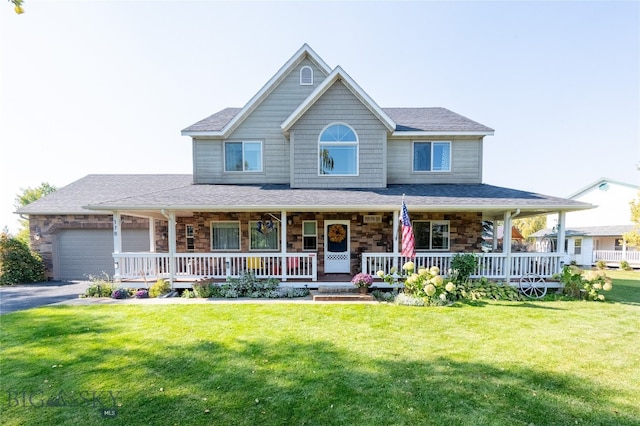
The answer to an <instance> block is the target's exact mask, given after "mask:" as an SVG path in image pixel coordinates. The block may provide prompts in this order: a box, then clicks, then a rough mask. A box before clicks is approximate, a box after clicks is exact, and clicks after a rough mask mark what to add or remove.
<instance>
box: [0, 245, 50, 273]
mask: <svg viewBox="0 0 640 426" xmlns="http://www.w3.org/2000/svg"><path fill="white" fill-rule="evenodd" d="M44 280H45V275H44V264H43V262H42V259H41V258H40V256H39V255H38V254H37V253H34V252H32V251H31V250H30V249H29V246H28V245H27V244H25V243H24V242H23V241H20V240H19V239H17V238H13V237H10V236H9V235H8V234H6V233H2V234H0V285H11V284H23V283H34V282H39V281H44Z"/></svg>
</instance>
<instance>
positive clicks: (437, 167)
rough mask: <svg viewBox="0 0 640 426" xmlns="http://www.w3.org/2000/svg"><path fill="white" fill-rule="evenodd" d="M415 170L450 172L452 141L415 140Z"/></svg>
mask: <svg viewBox="0 0 640 426" xmlns="http://www.w3.org/2000/svg"><path fill="white" fill-rule="evenodd" d="M413 171H414V172H450V171H451V142H414V143H413Z"/></svg>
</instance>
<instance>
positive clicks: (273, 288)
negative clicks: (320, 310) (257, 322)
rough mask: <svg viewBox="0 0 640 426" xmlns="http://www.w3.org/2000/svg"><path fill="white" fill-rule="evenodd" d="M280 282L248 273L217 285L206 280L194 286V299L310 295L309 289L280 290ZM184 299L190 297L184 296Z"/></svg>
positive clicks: (229, 278)
mask: <svg viewBox="0 0 640 426" xmlns="http://www.w3.org/2000/svg"><path fill="white" fill-rule="evenodd" d="M279 285H280V281H279V280H278V279H276V278H268V279H266V280H263V279H259V278H257V277H256V276H255V274H253V273H252V272H247V273H245V274H243V275H241V276H240V277H238V278H232V277H228V278H227V281H226V282H224V283H222V284H217V283H215V282H214V281H213V280H212V279H211V278H204V279H201V280H198V281H196V282H195V283H194V284H193V294H194V297H201V298H205V299H206V298H210V297H224V298H227V299H235V298H238V297H253V298H270V299H275V298H279V297H288V298H292V297H303V296H308V295H309V290H308V289H299V288H278V286H279ZM183 297H190V296H184V293H183Z"/></svg>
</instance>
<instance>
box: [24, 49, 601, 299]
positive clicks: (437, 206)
mask: <svg viewBox="0 0 640 426" xmlns="http://www.w3.org/2000/svg"><path fill="white" fill-rule="evenodd" d="M416 83H418V82H416ZM182 134H183V135H185V136H188V137H190V138H191V143H192V150H193V154H192V155H193V175H89V176H86V177H84V178H82V179H80V180H78V181H76V182H74V183H72V184H70V185H68V186H66V187H64V188H61V189H59V190H58V191H56V192H55V193H53V194H51V195H49V196H47V197H44V198H42V199H40V200H38V201H36V202H34V203H32V204H29V205H28V206H26V207H24V208H22V209H20V210H19V211H18V213H20V214H23V215H29V219H30V229H31V235H32V241H31V242H32V246H33V247H34V249H35V250H37V251H39V252H40V253H41V254H42V255H43V258H44V259H45V262H46V264H47V269H48V271H49V275H50V276H51V277H53V278H55V279H81V278H83V277H84V276H85V275H86V274H87V273H91V274H97V273H99V272H100V271H101V270H104V271H106V272H107V273H112V274H114V275H115V277H116V279H119V280H136V279H137V280H140V279H141V278H144V279H151V280H155V279H156V278H157V277H166V278H168V279H170V280H171V281H172V283H173V285H174V286H190V285H191V283H192V282H193V280H195V279H198V278H202V277H205V276H206V277H212V278H214V279H224V278H225V277H227V276H237V275H239V274H241V273H242V272H243V271H246V270H252V271H254V272H255V273H256V274H257V276H261V277H267V276H274V277H278V278H279V279H281V280H282V281H287V280H294V281H295V280H298V282H302V281H303V280H306V281H307V282H314V281H316V280H330V279H333V280H342V281H345V280H346V279H348V277H349V276H350V275H351V274H354V273H356V272H359V271H365V272H370V273H375V272H376V271H377V270H379V269H386V270H388V269H389V268H390V267H391V266H393V265H401V264H402V263H403V262H404V261H406V260H407V259H406V258H403V257H402V256H401V255H400V253H401V247H400V241H399V239H398V233H399V230H400V218H399V210H400V207H401V203H402V201H403V198H404V201H405V202H406V204H407V206H408V210H409V213H410V217H411V221H412V225H413V230H414V234H415V240H416V248H417V252H418V254H417V257H416V258H415V262H416V263H417V264H418V265H428V266H431V265H437V266H440V267H441V268H444V269H443V270H447V269H448V267H449V265H450V261H451V258H452V257H453V255H454V254H456V253H464V252H467V253H478V252H480V251H481V247H482V222H483V221H496V220H500V221H504V223H505V225H506V226H511V216H512V215H513V216H519V217H526V216H529V215H537V214H546V213H557V214H558V215H559V216H560V217H562V216H563V215H564V214H565V213H566V212H570V211H577V210H583V209H588V208H591V207H592V206H591V205H590V204H588V203H583V202H579V201H575V200H570V199H563V198H557V197H551V196H545V195H540V194H535V193H530V192H525V191H519V190H516V189H510V188H502V187H497V186H492V185H487V184H484V183H482V154H483V143H484V137H485V136H489V135H492V134H493V130H492V129H491V128H489V127H487V126H484V125H482V124H479V123H477V122H475V121H473V120H470V119H468V118H466V117H463V116H461V115H459V114H456V113H454V112H452V111H449V110H447V109H444V108H381V107H379V106H378V104H377V103H376V102H375V101H374V100H373V99H371V97H369V95H368V94H367V93H366V92H365V91H364V90H363V89H362V88H361V87H360V86H359V85H358V84H357V83H356V82H355V81H354V80H353V79H352V78H351V77H350V76H349V75H348V74H347V73H346V72H345V71H344V70H343V69H342V68H341V67H339V66H338V67H335V68H330V67H329V66H328V65H327V64H326V63H325V62H324V61H323V60H322V59H321V58H320V57H319V56H318V55H317V54H316V53H315V52H314V51H313V50H312V49H311V48H310V47H309V46H308V45H306V44H305V45H303V46H302V47H301V48H300V49H299V50H298V51H297V52H296V53H295V54H294V55H293V56H292V57H291V58H290V59H289V60H288V61H287V62H286V63H285V64H284V65H283V66H282V68H280V70H279V71H278V72H277V73H276V74H275V75H274V76H273V77H272V78H271V79H270V80H269V81H268V82H267V83H266V85H265V86H264V87H262V89H261V90H260V91H259V92H258V93H257V94H256V95H255V96H254V97H253V98H252V99H251V100H250V101H249V102H248V103H247V104H246V105H245V106H244V107H243V108H226V109H223V110H222V111H219V112H217V113H215V114H213V115H211V116H209V117H207V118H205V119H203V120H201V121H199V122H197V123H195V124H193V125H191V126H189V127H187V128H186V129H184V130H183V131H182ZM103 234H104V235H103ZM510 237H511V236H510V235H507V240H509V239H510ZM98 240H100V241H101V243H100V244H104V245H105V246H110V247H109V248H110V249H111V251H112V252H113V253H109V255H108V256H107V254H106V248H107V247H105V250H102V249H100V250H99V251H98V244H97V243H96V241H98ZM109 240H110V241H111V244H109ZM505 246H506V247H510V246H511V244H510V241H505ZM521 255H522V256H528V255H526V254H521V253H517V254H513V255H512V254H511V253H510V251H509V250H507V251H506V252H503V253H491V254H487V255H485V256H486V257H483V258H482V259H481V260H479V264H478V268H479V269H478V273H482V274H484V275H485V276H490V277H495V278H503V279H504V278H506V279H509V278H510V277H511V276H512V275H513V274H515V275H520V274H523V273H527V272H531V271H533V272H539V273H541V274H543V275H545V276H548V275H550V274H551V273H553V272H556V271H557V270H558V268H559V259H560V254H550V255H549V256H548V257H545V262H544V264H542V263H540V262H539V261H540V259H541V257H540V256H539V255H538V256H537V257H536V258H533V257H530V258H529V257H526V258H525V257H514V256H521ZM514 259H515V260H514ZM536 262H537V263H536ZM523 265H526V266H523Z"/></svg>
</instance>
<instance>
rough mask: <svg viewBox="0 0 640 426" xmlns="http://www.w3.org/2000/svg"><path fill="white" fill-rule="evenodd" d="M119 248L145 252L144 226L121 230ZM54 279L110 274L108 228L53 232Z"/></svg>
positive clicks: (146, 237) (112, 271) (145, 235)
mask: <svg viewBox="0 0 640 426" xmlns="http://www.w3.org/2000/svg"><path fill="white" fill-rule="evenodd" d="M122 251H123V252H131V251H133V252H136V251H149V230H148V229H125V230H123V232H122ZM54 259H55V262H54V279H57V280H86V279H88V277H89V275H92V276H103V275H104V273H107V274H108V275H109V276H110V277H111V276H113V274H114V267H113V230H112V229H61V230H59V231H58V232H57V234H56V244H55V256H54Z"/></svg>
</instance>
